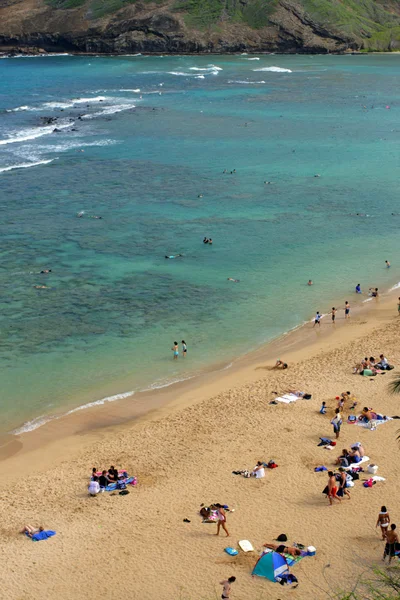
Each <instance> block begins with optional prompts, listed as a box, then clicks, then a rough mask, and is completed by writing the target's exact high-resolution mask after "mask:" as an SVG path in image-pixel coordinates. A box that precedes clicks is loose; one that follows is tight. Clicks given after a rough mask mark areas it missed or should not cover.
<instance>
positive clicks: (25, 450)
mask: <svg viewBox="0 0 400 600" xmlns="http://www.w3.org/2000/svg"><path fill="white" fill-rule="evenodd" d="M399 288H400V284H399V283H397V284H395V285H394V286H392V287H391V288H390V289H389V290H388V291H387V292H385V293H383V294H382V295H381V296H380V297H379V298H378V300H377V301H376V300H375V299H373V298H364V299H363V300H362V301H361V302H360V303H359V304H355V302H353V301H351V306H352V309H351V319H350V322H349V323H347V322H345V320H344V318H343V315H342V313H344V311H343V310H341V309H340V310H338V314H337V321H336V324H335V326H332V323H331V319H330V315H329V314H326V313H323V314H325V316H324V317H323V318H322V320H321V326H320V328H318V329H317V330H315V329H314V328H313V327H312V323H313V321H308V322H303V323H302V324H299V325H298V326H296V327H295V328H294V329H292V330H290V331H288V332H285V333H283V334H281V335H280V336H278V337H277V338H275V339H272V340H270V341H268V342H266V343H264V344H262V345H261V346H259V347H258V348H256V349H254V350H251V351H250V352H247V353H246V354H244V355H242V356H239V357H236V358H235V359H234V360H233V361H231V362H229V363H227V364H226V363H223V362H221V363H216V364H214V365H211V366H210V367H208V368H206V369H205V370H204V371H202V372H201V373H200V374H197V375H196V374H195V375H193V376H188V377H186V378H184V379H182V380H180V381H178V382H171V383H170V384H167V385H165V386H163V387H161V388H159V389H151V388H149V389H145V390H141V391H135V392H133V393H132V392H117V393H116V394H114V395H112V396H108V397H103V398H101V399H99V400H94V401H93V402H89V403H86V404H84V405H78V406H76V407H75V408H72V409H70V410H68V411H66V412H62V413H60V414H54V415H48V416H47V417H46V415H42V416H40V417H36V418H35V419H32V420H31V421H28V422H25V423H24V424H22V425H21V426H20V427H17V428H16V429H15V430H13V431H11V432H7V433H4V434H0V461H2V462H3V461H7V460H8V459H10V458H12V457H14V456H19V455H21V454H22V455H26V454H29V453H30V452H37V451H39V452H40V451H41V450H42V449H43V448H45V447H47V446H48V445H51V446H52V445H53V444H54V443H56V444H57V443H58V442H59V441H60V440H61V439H64V440H67V439H69V440H70V439H76V437H77V436H79V437H80V438H81V439H82V440H85V439H86V438H88V439H93V437H94V438H96V437H97V436H99V435H102V434H103V433H104V434H106V433H107V431H110V430H113V429H114V428H115V427H118V428H121V427H122V428H124V429H125V428H129V427H130V426H132V424H134V423H136V422H138V421H140V422H141V421H143V420H144V421H146V420H151V419H152V418H153V417H155V418H158V417H159V416H163V415H166V414H170V413H171V412H175V411H179V410H181V409H183V408H185V407H187V406H190V405H192V404H197V403H199V402H201V401H202V400H204V398H206V397H210V394H213V393H221V392H223V391H225V390H226V389H227V388H231V387H236V386H237V385H240V384H242V383H252V382H255V381H257V380H258V379H259V378H260V376H261V375H260V374H259V371H260V370H262V369H268V367H266V366H265V364H264V363H265V362H269V363H272V364H274V363H275V361H276V359H277V358H279V357H281V356H283V357H284V360H285V361H287V362H288V363H289V365H290V363H291V362H296V361H297V360H299V359H300V360H301V356H302V354H303V352H304V351H307V353H310V355H311V356H314V355H315V354H318V353H319V352H321V351H324V350H325V349H326V348H327V347H329V345H330V344H331V342H333V343H335V338H337V337H338V336H340V337H341V338H342V343H343V341H344V342H346V341H350V340H351V339H352V334H353V331H352V327H351V326H352V323H354V322H357V323H358V327H361V329H362V333H364V332H366V331H370V330H371V329H373V328H374V327H376V325H377V323H378V322H380V321H381V320H382V319H383V320H386V319H388V318H389V319H390V315H392V316H393V315H395V314H396V311H395V296H396V294H397V293H400V292H399ZM357 299H358V298H355V300H357ZM360 318H363V319H367V320H365V321H364V320H363V321H362V322H361V323H359V321H356V320H357V319H360ZM346 329H347V331H346ZM288 372H289V373H290V370H288ZM110 398H111V399H115V401H113V400H109V399H110ZM132 399H133V402H132ZM42 419H43V421H44V422H41V420H42ZM35 421H38V424H37V426H36V427H35V428H34V429H28V430H27V431H22V430H23V429H24V427H25V426H29V424H31V423H34V422H35Z"/></svg>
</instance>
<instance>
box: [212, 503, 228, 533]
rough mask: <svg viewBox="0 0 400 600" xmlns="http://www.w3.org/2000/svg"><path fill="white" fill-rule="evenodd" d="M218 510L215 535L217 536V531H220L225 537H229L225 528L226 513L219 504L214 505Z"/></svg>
mask: <svg viewBox="0 0 400 600" xmlns="http://www.w3.org/2000/svg"><path fill="white" fill-rule="evenodd" d="M215 506H216V507H217V509H218V521H217V533H216V534H215V535H219V530H220V529H221V527H222V529H223V530H224V531H225V533H226V537H229V532H228V530H227V528H226V513H225V510H224V509H223V507H222V506H221V505H220V504H216V505H215Z"/></svg>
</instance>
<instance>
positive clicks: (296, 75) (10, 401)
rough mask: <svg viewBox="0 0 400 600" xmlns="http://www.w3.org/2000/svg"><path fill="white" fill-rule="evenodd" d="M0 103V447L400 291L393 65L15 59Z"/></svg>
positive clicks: (399, 90) (6, 67)
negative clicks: (359, 295) (360, 295)
mask: <svg viewBox="0 0 400 600" xmlns="http://www.w3.org/2000/svg"><path fill="white" fill-rule="evenodd" d="M0 91H1V95H0V215H1V218H0V235H1V237H0V239H1V254H0V286H1V296H0V369H1V386H0V417H1V430H2V431H17V432H18V431H27V430H31V429H33V428H35V427H37V426H39V425H40V424H41V423H43V422H44V421H45V420H46V419H47V418H48V417H49V416H52V415H53V416H54V415H60V414H63V413H66V412H68V411H72V410H75V409H78V408H80V407H82V406H83V405H87V404H89V403H92V402H98V401H100V402H103V401H107V400H118V398H119V397H120V395H121V394H124V395H125V394H127V393H132V392H137V391H139V390H143V389H149V388H158V387H162V386H165V385H168V384H170V383H171V382H174V381H179V380H182V379H185V378H188V377H192V376H195V375H197V374H199V373H200V372H202V370H204V369H206V368H210V367H212V366H213V365H215V366H216V365H218V368H222V366H223V365H227V364H228V363H229V362H230V361H232V360H234V359H235V358H236V357H238V356H240V355H243V354H245V353H246V352H248V351H250V350H252V349H255V348H257V347H258V346H259V345H261V344H263V343H265V342H266V341H268V340H270V339H272V338H274V337H276V336H278V335H280V334H282V333H284V332H286V331H288V330H290V329H292V328H294V327H296V326H298V325H299V324H301V323H302V322H304V321H305V320H309V319H311V318H312V316H313V314H314V313H315V311H316V310H319V311H320V312H327V311H328V310H329V309H330V308H331V302H332V301H333V300H334V299H337V300H336V301H337V302H338V303H339V307H340V308H342V307H343V305H344V301H345V300H350V301H351V302H354V301H355V294H354V286H355V284H356V283H358V282H360V283H361V285H362V286H363V288H365V289H367V288H368V287H369V286H374V287H375V286H378V287H380V288H382V289H388V288H390V287H391V286H393V285H394V284H396V282H397V281H399V279H400V268H399V260H400V259H399V246H400V243H399V227H400V197H399V175H400V173H399V139H400V137H399V133H400V56H399V55H370V56H275V55H268V56H263V55H260V56H250V55H249V56H247V55H238V56H205V57H202V56H176V57H170V56H158V57H148V56H140V55H138V56H129V57H107V58H104V57H82V56H80V57H77V56H67V55H66V56H51V57H50V56H49V57H21V58H13V59H4V60H0ZM42 117H57V121H56V122H55V123H51V124H47V125H45V124H43V121H42V120H41V118H42ZM55 128H57V129H58V132H55V133H54V132H53V130H54V129H55ZM225 169H226V170H227V173H224V170H225ZM234 169H235V170H236V173H233V174H231V173H230V172H231V171H233V170H234ZM317 174H318V175H320V177H315V175H317ZM265 181H270V182H271V184H270V185H268V184H265V183H264V182H265ZM79 211H85V212H84V216H83V217H82V218H77V216H76V215H77V213H78V212H79ZM357 213H361V214H362V215H363V216H356V214H357ZM392 213H394V215H392ZM91 216H101V217H102V219H93V218H90V217H91ZM204 236H207V237H211V238H212V239H213V242H214V243H213V245H212V246H208V245H204V244H203V243H202V240H203V237H204ZM176 253H180V254H183V257H181V258H177V259H175V260H166V259H165V258H164V257H165V255H170V254H176ZM386 259H388V260H390V261H391V262H392V268H391V269H385V268H384V266H385V264H384V261H385V260H386ZM43 269H51V271H52V272H51V274H49V275H44V274H40V273H39V272H40V271H41V270H43ZM228 277H232V278H234V279H239V280H240V282H239V283H233V282H230V281H227V278H228ZM309 278H311V279H313V281H314V283H315V284H314V286H313V287H308V286H307V285H306V282H307V281H308V279H309ZM36 285H39V286H40V285H46V286H48V287H47V288H46V289H36V288H35V287H34V286H36ZM364 298H366V296H365V297H364ZM341 316H342V314H339V315H338V317H341ZM182 339H184V340H185V341H186V342H187V345H188V355H187V358H186V359H183V358H182V355H181V356H180V358H179V360H178V361H173V360H172V352H171V347H172V343H173V342H174V341H178V342H179V343H180V342H181V340H182ZM132 402H135V396H134V395H132Z"/></svg>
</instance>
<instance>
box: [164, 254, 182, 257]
mask: <svg viewBox="0 0 400 600" xmlns="http://www.w3.org/2000/svg"><path fill="white" fill-rule="evenodd" d="M180 256H182V254H171V255H170V256H167V255H165V258H179V257H180Z"/></svg>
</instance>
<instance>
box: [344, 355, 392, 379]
mask: <svg viewBox="0 0 400 600" xmlns="http://www.w3.org/2000/svg"><path fill="white" fill-rule="evenodd" d="M392 369H393V367H392V365H391V364H390V363H389V361H388V359H387V358H386V356H385V355H384V354H380V355H379V360H376V359H375V358H374V357H373V356H370V357H369V358H368V357H367V356H366V357H364V358H363V359H362V360H361V361H360V362H359V363H357V364H356V365H355V366H354V368H353V373H354V375H356V374H360V375H369V376H371V375H377V374H378V373H380V372H382V371H391V370H392Z"/></svg>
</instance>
